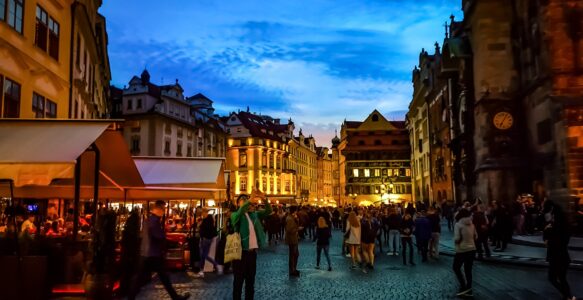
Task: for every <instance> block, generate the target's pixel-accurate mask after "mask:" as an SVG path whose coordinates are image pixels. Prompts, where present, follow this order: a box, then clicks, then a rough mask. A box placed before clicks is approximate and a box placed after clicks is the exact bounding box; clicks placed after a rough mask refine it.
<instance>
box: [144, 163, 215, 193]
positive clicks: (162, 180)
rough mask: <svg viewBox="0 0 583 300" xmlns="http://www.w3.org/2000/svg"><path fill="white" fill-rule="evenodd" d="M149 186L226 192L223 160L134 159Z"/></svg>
mask: <svg viewBox="0 0 583 300" xmlns="http://www.w3.org/2000/svg"><path fill="white" fill-rule="evenodd" d="M134 162H135V163H136V166H137V168H138V171H139V172H140V175H141V176H142V179H143V180H144V184H145V185H146V186H164V187H188V188H208V189H218V190H224V189H225V178H224V159H223V158H198V157H197V158H159V157H134Z"/></svg>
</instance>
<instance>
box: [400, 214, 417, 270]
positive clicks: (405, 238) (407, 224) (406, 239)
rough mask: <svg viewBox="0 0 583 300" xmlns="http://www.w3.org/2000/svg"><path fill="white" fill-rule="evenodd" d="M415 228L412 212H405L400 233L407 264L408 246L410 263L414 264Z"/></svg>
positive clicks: (404, 261) (404, 258) (404, 259)
mask: <svg viewBox="0 0 583 300" xmlns="http://www.w3.org/2000/svg"><path fill="white" fill-rule="evenodd" d="M414 230H415V223H413V217H411V215H410V214H408V213H405V215H404V216H403V221H402V222H401V228H400V234H401V245H402V247H403V265H407V246H408V247H409V264H410V265H412V266H414V265H415V262H413V238H412V236H413V231H414Z"/></svg>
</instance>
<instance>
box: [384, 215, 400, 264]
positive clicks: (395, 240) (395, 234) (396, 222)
mask: <svg viewBox="0 0 583 300" xmlns="http://www.w3.org/2000/svg"><path fill="white" fill-rule="evenodd" d="M401 221H402V218H401V214H399V212H398V211H397V209H396V208H394V207H393V208H391V211H390V212H389V216H388V220H387V222H388V229H389V244H388V247H389V252H387V254H388V255H394V256H398V255H399V247H400V246H399V244H400V242H401V231H400V230H401ZM391 246H392V248H393V251H392V252H391Z"/></svg>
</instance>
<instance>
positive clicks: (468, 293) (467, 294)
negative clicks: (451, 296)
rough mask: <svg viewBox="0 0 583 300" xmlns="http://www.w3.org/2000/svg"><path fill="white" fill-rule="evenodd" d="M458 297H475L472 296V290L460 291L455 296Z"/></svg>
mask: <svg viewBox="0 0 583 300" xmlns="http://www.w3.org/2000/svg"><path fill="white" fill-rule="evenodd" d="M455 295H456V296H473V295H472V289H471V288H468V289H460V291H459V292H458V293H457V294H455Z"/></svg>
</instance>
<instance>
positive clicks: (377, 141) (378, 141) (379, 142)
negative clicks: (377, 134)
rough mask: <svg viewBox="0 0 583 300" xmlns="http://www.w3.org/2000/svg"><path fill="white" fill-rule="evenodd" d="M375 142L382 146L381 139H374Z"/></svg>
mask: <svg viewBox="0 0 583 300" xmlns="http://www.w3.org/2000/svg"><path fill="white" fill-rule="evenodd" d="M374 144H375V145H377V146H380V145H382V143H381V140H375V141H374Z"/></svg>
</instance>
